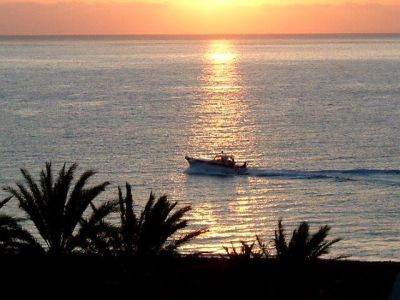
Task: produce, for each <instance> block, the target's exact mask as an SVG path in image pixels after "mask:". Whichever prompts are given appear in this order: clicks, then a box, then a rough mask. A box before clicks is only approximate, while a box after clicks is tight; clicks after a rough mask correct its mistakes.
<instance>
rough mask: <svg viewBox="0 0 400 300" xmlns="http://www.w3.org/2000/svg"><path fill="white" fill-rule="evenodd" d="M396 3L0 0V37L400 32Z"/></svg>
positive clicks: (399, 8) (398, 11)
mask: <svg viewBox="0 0 400 300" xmlns="http://www.w3.org/2000/svg"><path fill="white" fill-rule="evenodd" d="M399 16H400V6H389V5H371V4H370V5H360V4H343V5H285V6H274V5H263V6H261V7H258V8H254V7H247V8H241V9H237V8H235V7H225V8H224V9H221V10H217V9H214V10H209V9H208V10H207V9H204V10H199V9H189V8H188V7H183V6H177V5H174V4H172V3H171V2H154V3H144V2H143V3H140V2H134V3H104V2H101V3H86V4H85V3H78V2H76V3H66V2H59V3H46V4H39V3H8V4H0V34H1V35H62V34H71V35H78V34H211V33H214V34H218V33H229V34H235V33H236V34H244V33H257V34H262V33H335V32H339V33H345V32H353V33H359V32H367V33H376V32H387V33H389V32H393V33H394V32H396V33H400V22H398V18H399Z"/></svg>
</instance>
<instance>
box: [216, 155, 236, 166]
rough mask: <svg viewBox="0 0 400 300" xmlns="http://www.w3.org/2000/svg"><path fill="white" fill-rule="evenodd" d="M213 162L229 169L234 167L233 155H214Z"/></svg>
mask: <svg viewBox="0 0 400 300" xmlns="http://www.w3.org/2000/svg"><path fill="white" fill-rule="evenodd" d="M214 161H215V162H218V163H220V164H222V165H225V166H229V167H234V166H235V165H236V162H235V158H234V157H233V155H227V154H224V153H222V154H218V155H216V156H215V157H214Z"/></svg>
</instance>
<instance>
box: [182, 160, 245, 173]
mask: <svg viewBox="0 0 400 300" xmlns="http://www.w3.org/2000/svg"><path fill="white" fill-rule="evenodd" d="M185 159H186V160H187V162H188V163H189V166H190V167H191V168H207V170H210V171H215V172H216V173H221V174H247V166H246V164H243V165H241V166H238V165H235V166H227V165H224V164H221V163H220V162H218V161H214V160H212V159H204V158H193V157H188V156H186V157H185Z"/></svg>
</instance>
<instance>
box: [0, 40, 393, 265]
mask: <svg viewBox="0 0 400 300" xmlns="http://www.w3.org/2000/svg"><path fill="white" fill-rule="evenodd" d="M222 150H223V151H225V152H227V153H231V154H234V155H235V157H236V160H237V161H239V162H243V161H247V162H248V165H249V167H250V168H249V174H247V175H243V176H231V175H229V176H224V174H212V172H211V173H210V172H208V171H209V170H207V169H203V170H200V172H192V171H193V170H188V169H187V167H188V166H187V162H186V161H185V159H184V157H185V155H191V156H194V157H206V158H211V157H213V156H214V155H215V154H218V153H219V152H220V151H222ZM399 150H400V37H398V36H286V37H284V36H265V37H263V36H258V37H243V36H242V37H220V38H219V37H80V38H79V37H36V38H32V37H26V38H24V37H4V38H0V185H1V186H6V185H12V184H14V183H15V182H16V181H17V180H20V179H21V175H20V173H19V168H21V167H24V168H27V169H28V170H29V171H30V172H31V173H32V174H34V175H37V174H38V173H39V171H40V169H41V168H43V167H44V164H45V162H46V161H52V162H53V165H54V167H55V168H60V167H61V166H62V164H63V163H64V162H67V163H72V162H78V163H79V165H80V169H79V171H80V172H82V171H83V170H85V169H95V170H97V171H98V174H97V175H96V176H95V177H94V178H93V180H92V183H99V182H101V181H106V180H109V181H111V182H112V185H111V186H110V187H109V188H108V190H107V191H106V192H105V193H104V194H102V195H101V196H100V197H99V200H98V201H99V202H100V201H105V200H109V199H113V198H116V197H117V186H118V185H123V184H124V183H125V182H126V181H128V182H129V183H130V184H132V185H133V192H134V198H135V202H136V204H137V206H138V207H137V209H138V210H139V209H140V207H142V206H143V204H144V203H145V201H146V200H147V198H148V196H149V193H150V192H151V191H153V192H154V193H156V194H157V195H162V194H167V195H168V196H169V198H170V199H171V200H173V201H178V202H179V205H180V206H183V205H191V206H192V211H191V212H190V213H189V214H188V215H187V218H188V220H189V221H190V227H189V228H190V229H198V228H204V227H206V228H208V232H207V233H206V234H204V235H202V236H200V237H199V238H197V239H196V240H194V241H193V242H191V243H190V244H188V245H187V246H186V247H185V248H184V251H202V252H206V253H214V254H215V253H222V252H224V250H223V248H222V246H228V245H229V243H230V242H238V241H241V240H243V241H248V242H251V241H252V240H253V239H254V237H255V235H256V234H257V235H259V236H260V237H262V238H263V239H264V240H265V241H269V240H271V239H272V238H273V233H274V229H275V228H276V225H277V222H278V220H279V219H283V224H284V225H286V229H287V232H288V234H290V232H291V230H293V228H294V226H296V225H298V224H299V223H300V222H301V221H308V222H310V224H311V228H312V230H315V229H317V228H318V227H319V226H322V225H325V224H328V225H330V226H331V227H332V231H331V232H330V237H331V238H335V237H341V238H342V239H343V241H341V242H340V243H338V244H337V245H335V247H334V248H333V249H332V255H333V256H335V255H350V257H351V258H354V259H364V260H400V151H399ZM197 171H198V170H197ZM5 196H6V193H5V192H3V191H1V192H0V197H1V198H4V197H5ZM3 212H6V213H10V214H13V215H17V216H21V212H20V211H19V210H18V209H17V205H16V203H15V202H11V203H10V204H9V205H7V207H6V208H3ZM117 220H118V218H117V216H115V220H112V221H117ZM26 226H28V227H30V226H31V225H30V224H29V223H27V224H26ZM271 246H272V245H271Z"/></svg>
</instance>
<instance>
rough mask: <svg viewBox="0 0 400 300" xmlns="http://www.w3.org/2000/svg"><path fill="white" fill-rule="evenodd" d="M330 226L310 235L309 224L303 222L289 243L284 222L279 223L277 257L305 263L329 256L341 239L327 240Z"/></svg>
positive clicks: (275, 240)
mask: <svg viewBox="0 0 400 300" xmlns="http://www.w3.org/2000/svg"><path fill="white" fill-rule="evenodd" d="M330 229H331V228H330V227H329V226H327V225H326V226H322V227H320V229H319V230H318V231H317V232H316V233H314V234H310V230H309V225H308V223H307V222H302V223H301V224H300V225H299V227H298V228H297V229H295V230H294V231H293V235H292V238H291V239H290V241H289V243H287V242H286V236H285V231H284V228H283V225H282V220H279V222H278V229H277V230H276V231H275V239H274V242H275V249H276V256H277V258H278V259H281V260H290V261H305V260H313V259H318V258H319V257H321V256H322V255H325V254H328V253H329V249H330V247H331V246H332V245H333V244H335V243H337V242H339V241H340V240H341V239H340V238H337V239H333V240H331V241H328V240H326V237H327V236H328V233H329V231H330Z"/></svg>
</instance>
